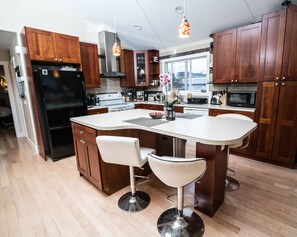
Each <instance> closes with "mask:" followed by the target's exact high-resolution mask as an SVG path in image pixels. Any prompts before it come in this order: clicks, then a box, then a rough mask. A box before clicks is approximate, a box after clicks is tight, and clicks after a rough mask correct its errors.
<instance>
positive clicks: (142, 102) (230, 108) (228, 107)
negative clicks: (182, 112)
mask: <svg viewBox="0 0 297 237" xmlns="http://www.w3.org/2000/svg"><path fill="white" fill-rule="evenodd" d="M127 103H134V104H155V105H163V104H164V103H160V102H158V101H140V102H127ZM175 106H181V107H191V108H204V109H225V110H234V111H246V112H255V108H244V107H233V106H228V105H212V104H188V103H184V104H176V105H175ZM101 108H107V107H106V106H100V105H94V106H93V107H91V108H88V110H93V109H101Z"/></svg>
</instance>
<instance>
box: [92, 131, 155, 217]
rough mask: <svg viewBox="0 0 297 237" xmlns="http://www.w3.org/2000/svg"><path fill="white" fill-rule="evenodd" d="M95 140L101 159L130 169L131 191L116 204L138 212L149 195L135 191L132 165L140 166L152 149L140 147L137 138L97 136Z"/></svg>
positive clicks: (146, 202)
mask: <svg viewBox="0 0 297 237" xmlns="http://www.w3.org/2000/svg"><path fill="white" fill-rule="evenodd" d="M96 142H97V145H98V148H99V152H100V154H101V157H102V160H103V161H105V162H106V163H112V164H118V165H127V166H129V169H130V186H131V192H128V193H126V194H124V195H123V196H122V197H121V198H120V199H119V201H118V206H119V207H120V208H121V209H122V210H124V211H128V212H138V211H141V210H143V209H145V208H146V207H147V206H148V205H149V203H150V197H149V195H148V194H146V193H145V192H141V191H136V183H135V177H141V178H146V179H148V177H144V176H137V175H135V172H134V167H139V168H141V167H142V166H143V165H144V164H145V163H146V162H147V155H148V154H151V153H155V150H154V149H151V148H146V147H140V146H139V140H138V138H134V137H120V136H98V137H96Z"/></svg>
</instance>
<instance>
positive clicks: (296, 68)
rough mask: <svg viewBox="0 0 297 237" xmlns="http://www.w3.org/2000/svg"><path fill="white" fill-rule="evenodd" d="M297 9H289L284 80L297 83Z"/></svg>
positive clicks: (294, 7)
mask: <svg viewBox="0 0 297 237" xmlns="http://www.w3.org/2000/svg"><path fill="white" fill-rule="evenodd" d="M296 42H297V7H296V6H292V7H290V8H288V12H287V24H286V35H285V45H284V56H283V66H282V80H289V81H291V80H294V81H297V43H296Z"/></svg>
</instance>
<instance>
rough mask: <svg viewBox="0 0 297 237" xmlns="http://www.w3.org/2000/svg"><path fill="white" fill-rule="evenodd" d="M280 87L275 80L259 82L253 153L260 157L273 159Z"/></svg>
mask: <svg viewBox="0 0 297 237" xmlns="http://www.w3.org/2000/svg"><path fill="white" fill-rule="evenodd" d="M279 88H280V86H279V83H275V82H261V83H258V88H257V104H256V119H255V122H256V123H257V124H258V126H257V129H256V131H255V134H254V137H255V139H254V146H253V155H255V156H256V157H259V158H264V159H271V155H272V148H273V140H274V131H275V122H276V115H277V108H278V96H279Z"/></svg>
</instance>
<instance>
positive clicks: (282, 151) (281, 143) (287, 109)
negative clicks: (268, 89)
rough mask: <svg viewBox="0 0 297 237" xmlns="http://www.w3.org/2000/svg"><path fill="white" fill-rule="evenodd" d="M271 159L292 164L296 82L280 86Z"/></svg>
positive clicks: (296, 141)
mask: <svg viewBox="0 0 297 237" xmlns="http://www.w3.org/2000/svg"><path fill="white" fill-rule="evenodd" d="M278 108H279V110H278V113H277V120H276V130H275V139H274V146H273V148H274V149H273V155H272V159H273V160H275V161H280V162H283V163H286V164H294V161H295V155H296V149H297V109H296V108H297V81H288V82H283V83H282V85H281V86H280V95H279V105H278Z"/></svg>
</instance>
